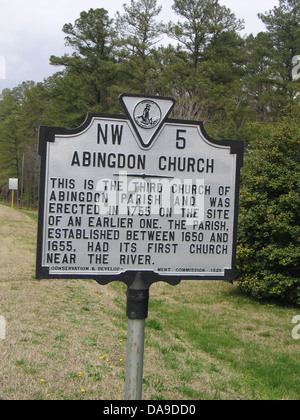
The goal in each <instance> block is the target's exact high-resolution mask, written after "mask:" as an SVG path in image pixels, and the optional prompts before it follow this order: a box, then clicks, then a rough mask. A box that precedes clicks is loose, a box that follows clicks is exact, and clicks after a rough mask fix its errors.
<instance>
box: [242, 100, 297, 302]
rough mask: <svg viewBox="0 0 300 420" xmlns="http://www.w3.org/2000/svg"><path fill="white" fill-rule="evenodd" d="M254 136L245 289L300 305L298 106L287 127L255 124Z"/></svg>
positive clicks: (245, 216) (248, 167)
mask: <svg viewBox="0 0 300 420" xmlns="http://www.w3.org/2000/svg"><path fill="white" fill-rule="evenodd" d="M251 130H252V133H253V138H254V141H253V142H252V143H251V146H250V148H249V150H248V154H247V157H246V162H245V165H244V169H243V181H242V185H243V188H242V191H241V197H240V206H241V210H240V224H239V245H238V271H239V284H240V288H241V289H242V290H243V291H245V292H247V293H249V294H251V295H253V296H255V297H257V298H261V299H275V300H279V301H281V302H288V303H293V304H298V305H299V304H300V278H299V272H300V248H299V245H300V169H299V157H300V156H299V149H300V127H299V106H298V105H290V106H289V107H288V108H287V110H286V115H285V116H284V119H283V121H282V122H280V123H278V124H276V125H274V124H272V125H271V124H264V125H262V124H257V123H256V124H253V125H252V127H251Z"/></svg>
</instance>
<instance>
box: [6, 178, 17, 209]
mask: <svg viewBox="0 0 300 420" xmlns="http://www.w3.org/2000/svg"><path fill="white" fill-rule="evenodd" d="M18 184H19V180H18V179H17V178H9V181H8V189H9V190H12V194H11V208H12V209H13V208H14V201H15V191H18Z"/></svg>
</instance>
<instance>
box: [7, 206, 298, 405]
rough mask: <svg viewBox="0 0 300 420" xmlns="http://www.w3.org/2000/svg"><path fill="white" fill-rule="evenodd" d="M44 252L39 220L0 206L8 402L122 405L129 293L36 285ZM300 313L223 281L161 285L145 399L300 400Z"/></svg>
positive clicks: (80, 284) (155, 293)
mask: <svg viewBox="0 0 300 420" xmlns="http://www.w3.org/2000/svg"><path fill="white" fill-rule="evenodd" d="M29 216H31V217H29ZM35 252H36V215H35V214H34V213H32V212H27V214H25V213H24V212H23V213H21V212H19V211H17V210H12V209H10V208H8V207H5V206H1V205H0V262H1V264H0V315H1V316H3V317H5V320H6V339H5V340H0V352H1V357H0V399H4V400H5V399H24V400H25V399H26V400H29V399H30V400H31V399H45V400H47V399H49V400H52V399H53V400H62V399H102V400H103V399H108V400H109V399H112V400H117V399H123V398H124V389H125V366H126V360H125V359H126V329H127V318H126V315H125V305H126V287H125V286H124V285H123V284H121V283H117V282H116V283H113V284H111V285H109V286H105V287H104V286H99V285H98V284H97V283H96V282H94V281H91V280H85V281H84V280H76V281H75V280H43V281H37V280H35V278H34V272H35ZM299 314H300V309H299V308H293V307H289V308H288V307H279V306H275V305H270V304H268V305H264V304H262V303H258V302H256V301H254V300H251V299H249V298H247V297H245V296H243V295H241V294H240V293H239V291H238V289H237V288H236V286H232V285H230V284H226V283H223V282H218V281H210V282H209V281H205V282H202V281H182V282H181V284H180V285H179V286H176V287H171V286H169V285H167V284H165V283H158V284H156V285H153V286H152V287H151V289H150V305H149V318H148V319H147V321H146V337H145V365H144V382H143V398H144V399H145V400H156V399H160V400H163V399H172V400H186V399H195V400H198V399H210V400H211V399H224V400H229V399H230V400H231V399H250V400H253V399H273V400H275V399H299V397H300V375H299V373H300V372H299V366H300V364H299V362H300V353H299V350H300V341H299V340H294V339H293V338H292V329H293V328H294V327H295V325H294V324H292V319H293V317H294V316H296V315H299Z"/></svg>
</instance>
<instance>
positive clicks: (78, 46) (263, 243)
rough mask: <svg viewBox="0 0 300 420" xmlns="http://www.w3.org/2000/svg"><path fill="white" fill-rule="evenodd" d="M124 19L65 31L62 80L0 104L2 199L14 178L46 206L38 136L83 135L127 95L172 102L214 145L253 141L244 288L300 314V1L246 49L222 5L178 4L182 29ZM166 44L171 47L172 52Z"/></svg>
mask: <svg viewBox="0 0 300 420" xmlns="http://www.w3.org/2000/svg"><path fill="white" fill-rule="evenodd" d="M123 7H124V13H121V12H118V13H117V14H116V16H115V17H114V18H111V17H110V16H109V14H108V12H107V11H106V10H105V9H103V8H99V9H90V10H89V11H83V12H82V13H81V14H80V16H79V18H78V19H76V21H75V22H74V23H67V24H65V25H64V26H63V32H64V34H65V44H66V46H67V47H68V48H69V51H70V49H71V50H72V53H66V54H64V55H63V56H62V57H55V56H51V57H50V62H51V64H52V65H53V66H59V67H60V68H61V67H62V68H63V70H61V71H59V72H57V73H56V74H54V75H52V76H51V77H49V78H47V79H45V80H44V82H43V83H37V84H35V83H34V82H32V81H27V82H23V83H22V84H21V85H19V86H17V87H15V88H13V89H11V90H10V89H5V90H3V91H2V93H1V94H0V151H1V153H0V195H1V198H5V196H7V179H8V177H18V178H20V179H21V182H20V183H19V195H18V196H19V199H20V200H21V201H22V204H23V205H29V206H35V205H36V203H37V194H38V192H37V188H38V172H39V158H38V154H37V141H38V127H39V125H51V126H65V127H69V128H74V127H77V126H79V125H80V124H82V123H83V121H84V120H85V118H86V113H87V112H88V111H89V112H102V113H111V114H117V113H118V112H120V111H121V109H120V104H119V102H118V96H119V95H120V94H121V93H124V92H131V93H140V94H152V95H160V96H172V97H174V98H175V99H176V106H175V108H174V110H173V114H172V116H173V117H174V118H180V119H194V120H201V121H203V122H204V124H205V128H206V131H207V132H208V133H209V134H210V135H211V136H212V137H215V138H234V139H241V140H245V142H246V146H247V147H248V150H247V156H246V159H245V161H246V164H245V168H244V176H243V179H242V182H243V188H242V193H241V224H240V228H241V229H240V247H239V255H238V261H239V280H240V286H241V288H242V289H243V290H245V291H246V292H247V293H251V294H252V295H254V296H257V297H260V298H269V297H271V298H273V297H276V298H280V299H281V300H282V301H288V302H298V303H299V293H300V292H299V289H300V288H299V283H298V280H297V276H299V261H298V260H299V253H298V252H299V251H298V248H297V247H299V242H297V241H298V239H297V238H299V236H300V235H299V219H297V218H299V213H298V212H299V209H298V206H299V184H298V183H297V182H299V181H297V179H299V169H298V165H299V162H298V159H299V155H297V153H298V147H299V143H298V140H299V128H298V125H299V117H298V115H299V108H298V107H297V103H298V100H299V92H300V78H298V77H296V78H295V77H293V75H294V74H295V73H294V72H295V58H296V59H297V57H298V56H300V32H299V31H300V28H299V21H300V15H299V13H300V6H299V1H298V0H279V6H278V7H275V8H274V9H273V10H270V11H269V12H266V13H264V14H260V15H259V16H260V19H261V20H262V21H263V22H264V24H265V25H266V30H265V32H261V33H259V34H258V35H257V36H253V35H249V36H243V37H242V36H241V34H240V30H241V29H242V28H243V21H241V20H238V19H237V18H236V16H235V15H234V14H233V13H232V12H231V10H230V9H228V8H227V7H225V6H222V5H221V4H220V2H219V1H218V0H184V1H183V0H174V4H173V10H174V11H175V12H176V14H177V15H178V16H179V18H180V20H179V21H178V22H169V23H168V24H164V23H162V22H161V21H160V20H159V16H160V13H161V10H162V8H161V6H158V5H157V0H131V1H130V2H128V3H127V4H124V6H123ZM166 36H168V37H169V38H170V39H172V44H169V45H166V43H165V42H164V43H162V40H163V38H164V37H166ZM174 40H175V42H174ZM176 42H177V44H176ZM290 103H291V104H292V103H294V107H292V108H291V110H290V112H289V114H288V115H287V116H286V117H285V118H286V119H285V120H283V116H282V115H283V114H282V109H284V108H286V107H287V106H288V104H290ZM293 113H294V114H293ZM285 121H286V123H285ZM297 124H298V125H297ZM297 235H298V236H297ZM246 275H247V277H246Z"/></svg>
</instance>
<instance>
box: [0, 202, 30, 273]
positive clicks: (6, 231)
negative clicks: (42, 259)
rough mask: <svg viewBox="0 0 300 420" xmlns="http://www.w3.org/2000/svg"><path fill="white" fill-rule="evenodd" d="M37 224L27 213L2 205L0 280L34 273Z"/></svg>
mask: <svg viewBox="0 0 300 420" xmlns="http://www.w3.org/2000/svg"><path fill="white" fill-rule="evenodd" d="M35 241H36V224H35V222H34V221H33V220H32V219H31V218H30V217H29V216H27V215H25V214H22V213H20V212H19V211H17V210H15V209H11V208H9V207H6V206H2V205H0V281H6V280H8V279H9V280H10V281H11V280H18V279H22V278H24V277H28V276H29V277H30V276H32V275H33V267H34V265H35V255H34V253H33V252H32V251H33V248H34V247H35Z"/></svg>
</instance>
